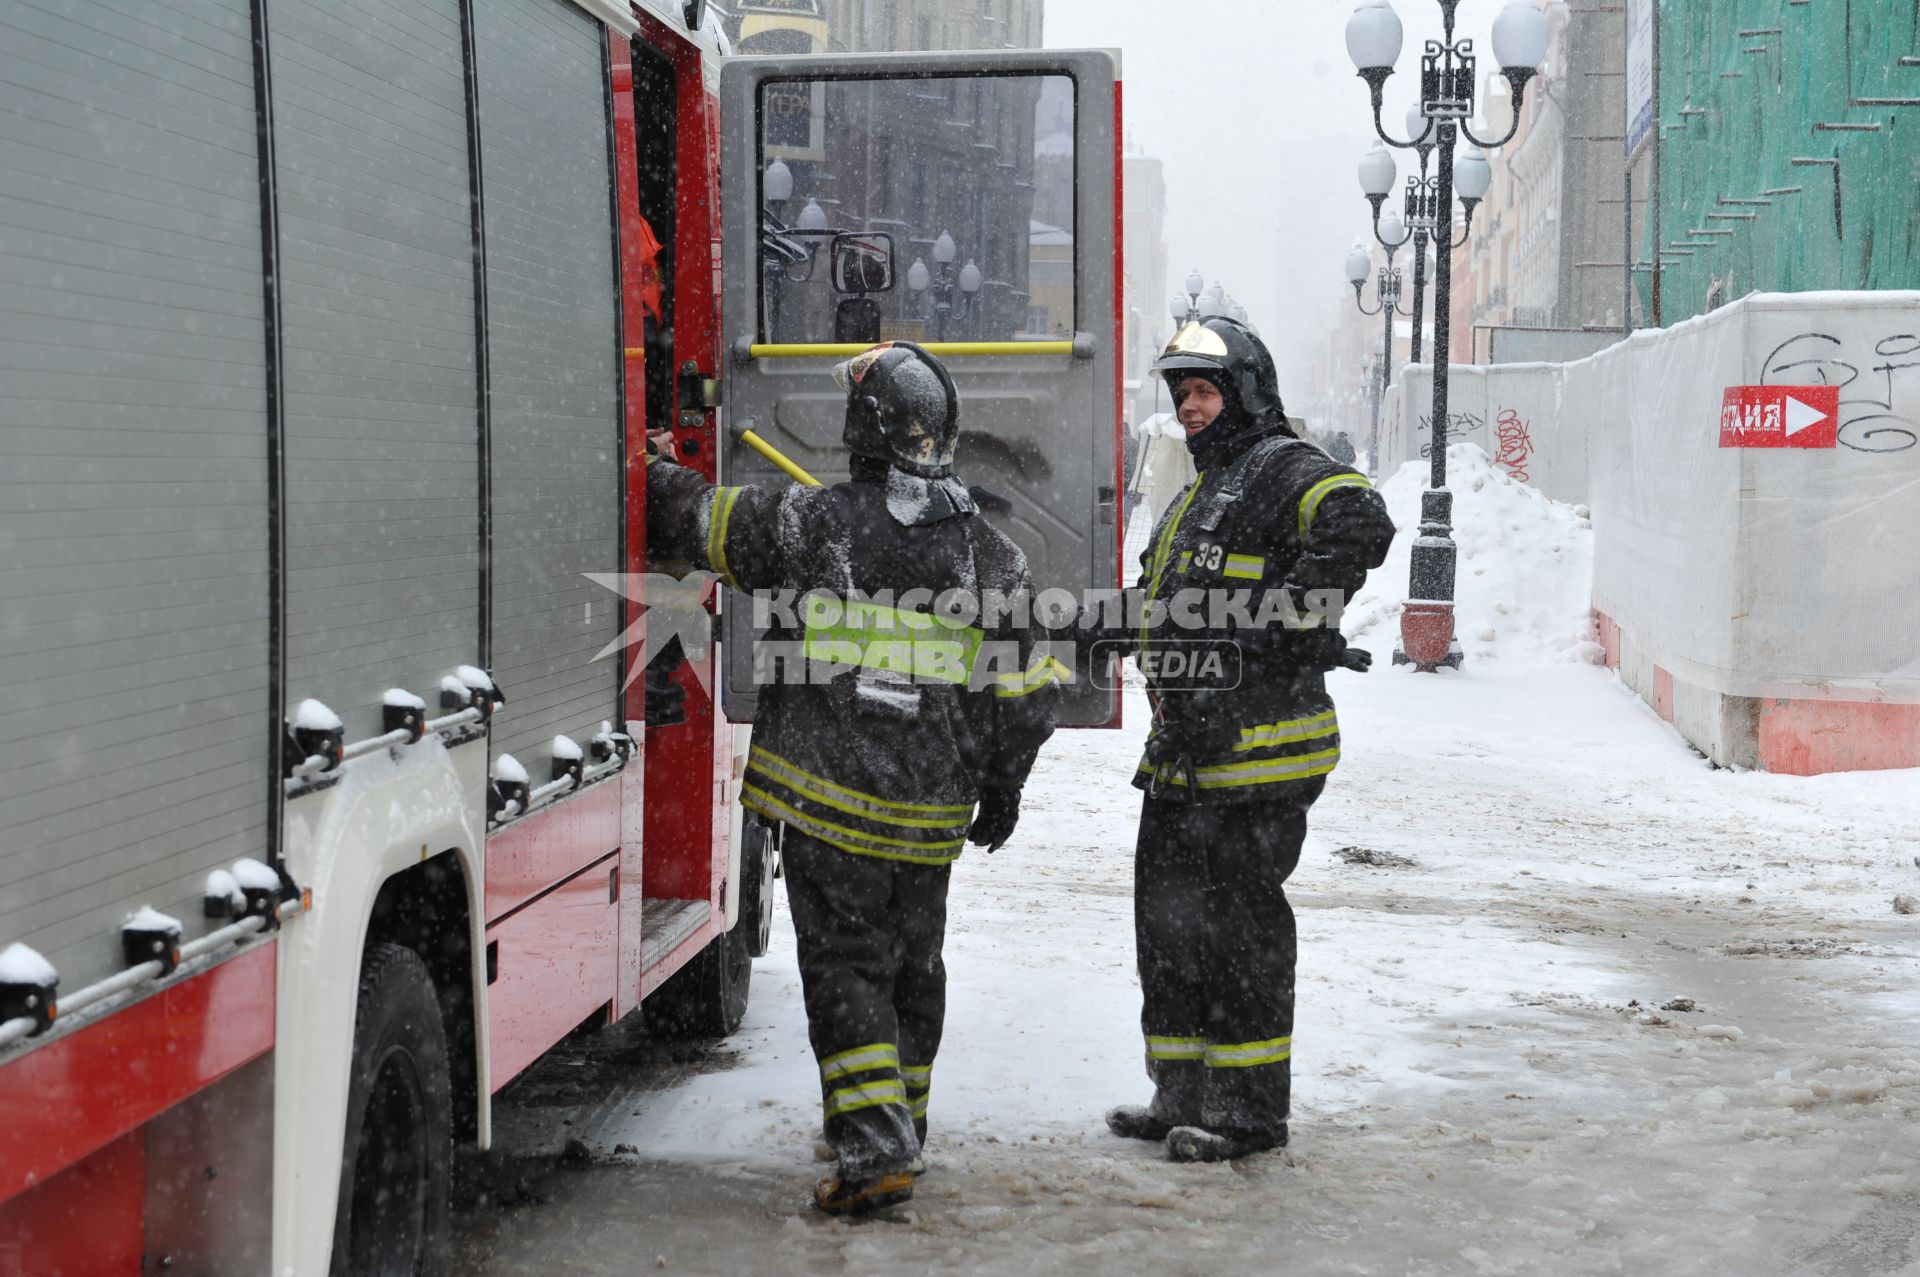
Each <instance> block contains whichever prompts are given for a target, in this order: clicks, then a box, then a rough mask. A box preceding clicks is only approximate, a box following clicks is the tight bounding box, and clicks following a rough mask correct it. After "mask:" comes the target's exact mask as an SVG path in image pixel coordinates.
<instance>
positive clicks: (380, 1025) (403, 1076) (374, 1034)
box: [332, 944, 453, 1277]
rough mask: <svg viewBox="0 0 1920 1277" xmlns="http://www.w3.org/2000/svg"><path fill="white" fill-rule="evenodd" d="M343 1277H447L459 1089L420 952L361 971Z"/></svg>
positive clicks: (384, 958) (345, 1150)
mask: <svg viewBox="0 0 1920 1277" xmlns="http://www.w3.org/2000/svg"><path fill="white" fill-rule="evenodd" d="M349 1088H350V1089H349V1091H348V1093H347V1138H346V1143H345V1145H344V1146H343V1147H342V1152H341V1158H340V1200H339V1206H338V1208H337V1212H336V1214H335V1215H334V1221H333V1268H332V1271H333V1277H347V1275H348V1274H353V1275H355V1277H357V1275H358V1274H362V1273H379V1274H395V1275H396V1277H399V1275H404V1277H442V1275H443V1274H445V1272H446V1271H447V1246H448V1243H449V1235H450V1221H449V1215H448V1211H449V1201H448V1194H449V1190H450V1187H451V1178H452V1166H453V1136H452V1127H453V1105H452V1095H453V1085H452V1081H451V1077H450V1074H449V1069H448V1062H447V1039H446V1033H445V1030H444V1029H443V1028H442V1027H441V1020H440V1003H439V999H438V998H437V997H436V996H435V994H434V989H433V979H432V977H431V976H429V975H428V974H427V964H426V963H425V962H423V961H421V960H420V955H419V954H417V953H415V952H414V951H413V950H411V949H408V948H405V947H403V946H401V945H397V944H376V945H374V946H372V947H371V948H370V949H369V950H368V951H367V960H366V964H365V965H364V966H363V967H362V968H361V971H360V1005H359V1010H358V1012H357V1013H356V1015H355V1017H354V1029H353V1071H352V1073H351V1074H350V1077H349Z"/></svg>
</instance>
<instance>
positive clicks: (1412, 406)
mask: <svg viewBox="0 0 1920 1277" xmlns="http://www.w3.org/2000/svg"><path fill="white" fill-rule="evenodd" d="M1569 366H1570V365H1565V364H1495V365H1491V366H1489V365H1480V364H1466V365H1461V366H1459V367H1456V368H1454V369H1453V372H1452V375H1451V376H1450V377H1449V378H1448V379H1447V440H1448V442H1449V443H1471V444H1473V445H1474V446H1476V447H1478V448H1479V449H1480V450H1481V451H1482V452H1484V453H1486V454H1487V456H1488V457H1490V458H1492V460H1493V463H1494V464H1495V465H1496V466H1498V467H1499V468H1500V469H1501V470H1502V471H1503V472H1504V473H1505V474H1506V475H1507V476H1508V477H1509V478H1512V479H1517V480H1519V481H1520V482H1521V483H1526V484H1531V485H1532V486H1534V487H1536V488H1538V489H1540V491H1542V492H1544V493H1546V494H1547V495H1548V496H1550V497H1552V498H1553V499H1554V500H1556V501H1567V502H1572V503H1584V502H1585V501H1586V500H1587V454H1586V449H1585V447H1584V446H1582V445H1581V443H1580V441H1579V440H1578V439H1577V438H1567V437H1565V436H1566V435H1567V433H1568V432H1570V431H1575V430H1577V427H1576V426H1575V425H1574V424H1573V422H1572V421H1571V420H1570V419H1569V417H1568V416H1567V415H1566V414H1565V413H1563V412H1562V411H1561V409H1560V403H1559V391H1560V381H1561V370H1562V369H1563V368H1566V367H1569ZM1390 408H1391V422H1392V424H1391V426H1389V424H1388V422H1387V421H1382V423H1381V427H1380V430H1381V434H1382V436H1384V437H1385V446H1384V447H1383V459H1384V460H1388V461H1391V462H1392V463H1394V465H1395V466H1396V467H1397V466H1398V464H1399V463H1401V462H1405V461H1408V460H1411V459H1412V458H1414V457H1430V456H1431V455H1432V439H1433V429H1432V422H1433V372H1432V369H1431V368H1430V367H1429V366H1428V365H1425V364H1410V365H1408V366H1407V368H1406V370H1405V375H1404V377H1403V378H1402V380H1401V382H1400V383H1399V384H1398V385H1396V386H1395V387H1394V390H1393V400H1392V402H1391V405H1390ZM1382 473H1383V474H1384V473H1391V471H1390V470H1383V471H1382Z"/></svg>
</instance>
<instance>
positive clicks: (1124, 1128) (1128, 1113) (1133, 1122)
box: [1107, 1104, 1174, 1144]
mask: <svg viewBox="0 0 1920 1277" xmlns="http://www.w3.org/2000/svg"><path fill="white" fill-rule="evenodd" d="M1173 1126H1174V1124H1173V1123H1172V1122H1169V1121H1168V1120H1167V1119H1166V1118H1164V1117H1161V1116H1160V1115H1159V1114H1158V1113H1156V1112H1154V1111H1153V1106H1152V1105H1151V1104H1122V1105H1121V1106H1120V1107H1119V1108H1113V1109H1108V1110H1107V1129H1108V1130H1110V1131H1112V1132H1113V1133H1114V1134H1115V1135H1118V1136H1120V1138H1122V1139H1129V1140H1152V1141H1153V1142H1154V1143H1156V1144H1157V1143H1159V1142H1160V1141H1161V1140H1163V1139H1165V1138H1167V1135H1168V1134H1169V1133H1170V1132H1171V1131H1172V1130H1173Z"/></svg>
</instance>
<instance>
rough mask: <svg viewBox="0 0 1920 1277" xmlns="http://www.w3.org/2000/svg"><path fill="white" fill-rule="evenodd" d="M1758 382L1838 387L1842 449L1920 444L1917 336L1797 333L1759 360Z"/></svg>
mask: <svg viewBox="0 0 1920 1277" xmlns="http://www.w3.org/2000/svg"><path fill="white" fill-rule="evenodd" d="M1869 347H1870V348H1871V349H1870V350H1869ZM1759 384H1760V385H1763V386H1766V385H1775V386H1808V385H1817V386H1838V387H1840V446H1841V447H1843V448H1852V449H1853V450H1854V451H1856V452H1905V451H1906V450H1907V449H1909V448H1911V447H1913V446H1914V445H1915V444H1917V443H1920V334H1914V333H1896V334H1893V335H1890V336H1885V337H1881V338H1878V339H1877V340H1871V339H1862V338H1856V339H1854V340H1851V341H1843V340H1842V339H1841V338H1839V337H1835V336H1833V335H1832V334H1831V333H1801V334H1799V335H1798V336H1795V337H1790V338H1788V339H1787V340H1786V341H1783V342H1781V343H1780V344H1779V345H1778V346H1776V347H1774V348H1773V352H1772V353H1771V354H1769V355H1768V356H1767V357H1766V359H1764V360H1763V361H1761V364H1760V382H1759Z"/></svg>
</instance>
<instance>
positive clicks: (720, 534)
mask: <svg viewBox="0 0 1920 1277" xmlns="http://www.w3.org/2000/svg"><path fill="white" fill-rule="evenodd" d="M739 498H740V489H738V488H715V489H714V490H713V506H712V508H711V509H710V510H709V511H708V513H707V563H708V565H709V566H711V567H712V568H713V570H714V573H715V575H717V576H718V577H719V578H720V579H721V580H722V581H725V582H726V583H727V584H728V585H730V586H732V587H733V588H734V589H736V590H737V589H739V588H740V582H738V581H736V580H734V579H733V569H732V568H731V567H729V566H728V565H727V525H728V524H729V523H731V522H732V521H733V503H734V502H735V501H737V500H739Z"/></svg>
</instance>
